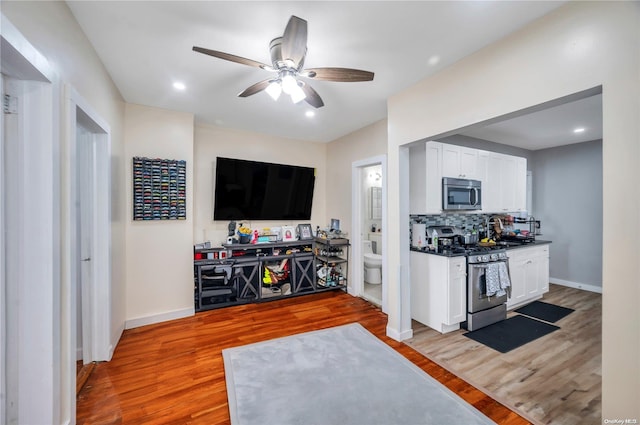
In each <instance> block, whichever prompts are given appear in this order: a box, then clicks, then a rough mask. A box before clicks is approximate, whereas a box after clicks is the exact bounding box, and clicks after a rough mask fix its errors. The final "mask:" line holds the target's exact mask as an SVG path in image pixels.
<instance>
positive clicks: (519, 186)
mask: <svg viewBox="0 0 640 425" xmlns="http://www.w3.org/2000/svg"><path fill="white" fill-rule="evenodd" d="M479 157H480V158H482V164H483V165H482V166H483V167H484V169H483V173H484V177H483V178H480V180H481V181H482V212H484V213H504V212H517V211H525V210H526V209H527V159H526V158H520V157H517V156H511V155H503V154H500V153H496V152H484V151H481V152H480V154H479Z"/></svg>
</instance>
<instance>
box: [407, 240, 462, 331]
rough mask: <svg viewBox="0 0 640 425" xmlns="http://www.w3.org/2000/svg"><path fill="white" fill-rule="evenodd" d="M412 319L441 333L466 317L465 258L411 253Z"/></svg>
mask: <svg viewBox="0 0 640 425" xmlns="http://www.w3.org/2000/svg"><path fill="white" fill-rule="evenodd" d="M410 254H411V295H410V297H411V318H412V319H414V320H417V321H418V322H420V323H423V324H425V325H427V326H429V327H430V328H432V329H435V330H436V331H438V332H440V333H447V332H451V331H454V330H456V329H460V323H461V322H464V321H465V320H466V307H465V301H466V287H467V271H466V258H465V257H463V256H461V257H444V256H440V255H433V254H425V253H421V252H411V253H410Z"/></svg>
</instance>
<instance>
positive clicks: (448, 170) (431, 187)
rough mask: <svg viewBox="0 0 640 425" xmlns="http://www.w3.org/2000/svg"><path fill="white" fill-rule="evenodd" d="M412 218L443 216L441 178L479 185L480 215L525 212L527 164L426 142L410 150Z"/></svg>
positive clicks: (476, 150) (480, 152)
mask: <svg viewBox="0 0 640 425" xmlns="http://www.w3.org/2000/svg"><path fill="white" fill-rule="evenodd" d="M409 166H410V171H409V172H410V182H409V185H410V188H409V194H410V204H409V211H410V213H411V214H441V213H442V178H443V177H454V178H464V179H473V180H480V181H481V182H482V212H484V213H503V212H517V211H524V210H526V203H527V160H526V158H520V157H516V156H511V155H504V154H500V153H496V152H487V151H483V150H479V149H472V148H466V147H462V146H455V145H448V144H445V143H440V142H433V141H431V142H426V143H424V144H418V145H416V146H414V147H411V150H410V158H409Z"/></svg>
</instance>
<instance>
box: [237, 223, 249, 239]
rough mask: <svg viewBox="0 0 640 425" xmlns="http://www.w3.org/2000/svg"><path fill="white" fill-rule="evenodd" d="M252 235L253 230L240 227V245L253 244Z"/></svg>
mask: <svg viewBox="0 0 640 425" xmlns="http://www.w3.org/2000/svg"><path fill="white" fill-rule="evenodd" d="M252 235H253V232H251V229H250V228H249V227H245V226H242V225H240V228H239V229H238V239H239V242H240V243H249V242H251V237H252Z"/></svg>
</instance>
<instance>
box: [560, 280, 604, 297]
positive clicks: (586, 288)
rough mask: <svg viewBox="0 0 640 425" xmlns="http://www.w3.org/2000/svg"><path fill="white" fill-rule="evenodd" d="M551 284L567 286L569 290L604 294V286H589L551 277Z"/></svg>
mask: <svg viewBox="0 0 640 425" xmlns="http://www.w3.org/2000/svg"><path fill="white" fill-rule="evenodd" d="M549 283H553V284H555V285H561V286H567V287H569V288H575V289H582V290H584V291H589V292H596V293H598V294H602V286H596V285H588V284H586V283H580V282H572V281H570V280H563V279H558V278H555V277H549Z"/></svg>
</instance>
